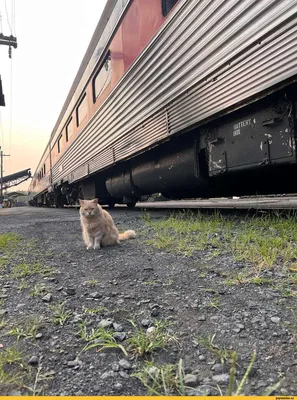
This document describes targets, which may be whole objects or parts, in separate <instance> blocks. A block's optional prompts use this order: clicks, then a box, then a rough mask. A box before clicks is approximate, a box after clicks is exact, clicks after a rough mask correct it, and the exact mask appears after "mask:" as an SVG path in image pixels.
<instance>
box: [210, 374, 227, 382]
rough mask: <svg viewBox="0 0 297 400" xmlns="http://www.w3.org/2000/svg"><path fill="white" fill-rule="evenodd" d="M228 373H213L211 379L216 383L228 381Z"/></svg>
mask: <svg viewBox="0 0 297 400" xmlns="http://www.w3.org/2000/svg"><path fill="white" fill-rule="evenodd" d="M229 378H230V375H229V374H221V375H214V376H213V377H212V380H213V381H215V382H216V383H228V382H229Z"/></svg>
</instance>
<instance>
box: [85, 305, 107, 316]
mask: <svg viewBox="0 0 297 400" xmlns="http://www.w3.org/2000/svg"><path fill="white" fill-rule="evenodd" d="M104 310H105V307H104V306H99V307H96V308H88V307H85V306H83V307H82V311H83V313H84V314H87V315H96V314H100V313H102V312H103V311H104Z"/></svg>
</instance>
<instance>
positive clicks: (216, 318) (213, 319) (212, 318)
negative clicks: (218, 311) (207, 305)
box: [210, 315, 220, 321]
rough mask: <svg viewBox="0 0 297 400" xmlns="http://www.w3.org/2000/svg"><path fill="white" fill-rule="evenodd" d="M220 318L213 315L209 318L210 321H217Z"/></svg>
mask: <svg viewBox="0 0 297 400" xmlns="http://www.w3.org/2000/svg"><path fill="white" fill-rule="evenodd" d="M219 318H220V317H219V316H218V315H213V316H212V317H210V320H211V321H217V320H218V319H219Z"/></svg>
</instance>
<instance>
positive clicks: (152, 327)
mask: <svg viewBox="0 0 297 400" xmlns="http://www.w3.org/2000/svg"><path fill="white" fill-rule="evenodd" d="M155 330H156V328H155V327H154V326H151V327H150V328H147V330H146V333H147V334H148V335H149V334H150V333H153V332H154V331H155Z"/></svg>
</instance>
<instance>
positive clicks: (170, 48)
mask: <svg viewBox="0 0 297 400" xmlns="http://www.w3.org/2000/svg"><path fill="white" fill-rule="evenodd" d="M296 26H297V1H296V0H282V1H280V0H261V1H258V0H225V1H224V2H222V1H220V0H204V1H196V0H187V1H185V0H184V1H181V3H179V6H178V7H177V11H176V13H175V14H173V15H172V16H171V17H170V18H169V20H168V21H167V23H166V24H165V25H164V26H163V27H162V29H161V30H160V32H159V33H158V34H157V35H156V37H155V38H154V39H153V40H152V42H151V43H150V44H149V46H148V47H147V48H146V49H145V50H144V52H143V54H142V55H141V56H140V57H139V58H138V59H137V60H136V62H135V63H134V65H133V66H132V67H131V69H130V70H129V71H128V73H127V74H126V76H125V77H124V78H123V79H122V80H121V82H120V83H119V84H118V86H117V87H116V88H115V89H114V91H113V92H112V94H111V95H110V97H109V98H108V99H107V101H106V102H105V103H104V104H103V106H102V107H101V109H100V110H98V112H97V114H96V115H95V116H94V117H93V118H92V119H91V121H90V122H89V123H88V125H87V126H86V128H85V129H84V130H83V131H82V132H81V134H80V135H79V136H78V138H77V139H76V140H75V142H74V143H73V144H72V145H71V146H70V147H69V149H68V150H67V152H66V153H65V154H64V156H63V157H62V158H61V159H60V160H59V161H58V163H57V164H56V165H55V166H54V167H53V180H54V182H59V181H60V180H61V179H65V178H66V179H67V176H69V175H70V174H71V173H72V172H73V171H74V170H76V169H77V168H79V167H80V166H82V165H87V164H88V163H89V160H93V159H96V162H93V163H92V161H90V165H92V172H95V171H96V170H100V169H102V168H104V167H106V166H107V165H108V164H107V158H106V157H102V158H100V153H101V152H107V153H108V154H110V157H109V159H108V160H109V161H108V162H110V164H112V163H114V162H117V161H119V160H121V159H123V158H125V157H128V156H131V155H133V154H134V153H135V152H137V151H139V150H141V149H143V148H144V147H146V146H148V145H151V144H154V143H156V142H158V141H160V140H161V139H163V138H164V136H166V135H171V134H173V133H175V132H178V131H180V130H182V129H186V128H188V127H189V126H191V125H193V124H197V123H199V121H201V120H202V119H204V118H207V117H209V116H211V115H213V114H214V113H217V112H219V111H222V110H224V109H225V108H227V107H229V106H231V105H234V104H236V103H238V102H240V101H242V100H244V99H246V98H248V97H249V96H251V95H254V94H257V93H258V92H260V91H262V90H265V89H267V88H269V87H271V86H273V85H275V84H276V83H279V82H281V81H283V80H285V79H287V78H289V77H292V76H294V75H295V74H296V73H297V63H296V61H297V35H296ZM167 113H168V114H167ZM158 118H159V119H158ZM154 119H155V120H154ZM168 122H169V124H168ZM126 141H127V142H126ZM128 143H130V145H128ZM96 157H97V158H96ZM101 160H102V161H101ZM61 165H62V166H63V167H62V168H61ZM94 166H95V167H96V169H95V168H94ZM86 170H87V168H86V169H85V171H86ZM89 170H90V168H89ZM79 176H80V177H79V179H81V178H82V177H83V176H82V175H81V174H79ZM74 180H77V179H74Z"/></svg>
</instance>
